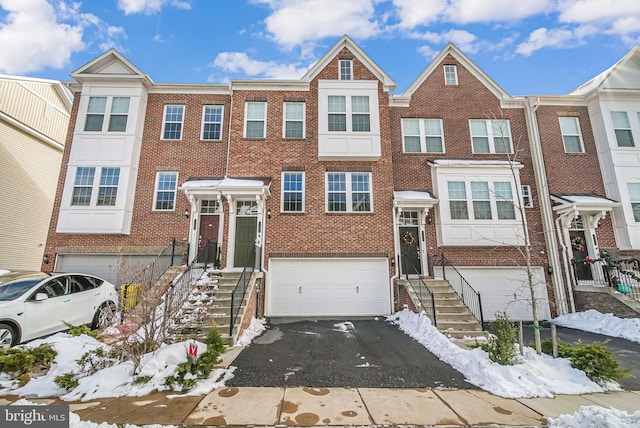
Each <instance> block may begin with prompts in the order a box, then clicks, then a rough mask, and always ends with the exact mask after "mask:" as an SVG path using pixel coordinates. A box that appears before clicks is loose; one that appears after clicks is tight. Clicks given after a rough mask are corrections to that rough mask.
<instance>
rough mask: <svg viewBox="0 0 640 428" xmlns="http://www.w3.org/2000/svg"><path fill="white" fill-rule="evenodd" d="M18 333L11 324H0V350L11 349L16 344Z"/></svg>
mask: <svg viewBox="0 0 640 428" xmlns="http://www.w3.org/2000/svg"><path fill="white" fill-rule="evenodd" d="M17 340H18V338H17V337H16V332H15V330H14V329H13V327H11V326H10V325H9V324H0V348H9V347H11V346H13V345H15V344H16V342H17Z"/></svg>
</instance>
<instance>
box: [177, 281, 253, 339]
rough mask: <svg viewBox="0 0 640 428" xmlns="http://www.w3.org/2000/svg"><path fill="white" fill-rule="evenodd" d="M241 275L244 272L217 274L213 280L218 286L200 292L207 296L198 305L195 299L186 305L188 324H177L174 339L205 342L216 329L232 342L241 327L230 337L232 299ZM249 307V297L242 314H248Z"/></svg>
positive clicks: (235, 328) (179, 322)
mask: <svg viewBox="0 0 640 428" xmlns="http://www.w3.org/2000/svg"><path fill="white" fill-rule="evenodd" d="M209 275H212V274H209ZM240 275H241V272H216V273H214V274H213V277H212V279H215V281H216V282H215V283H214V286H213V287H206V288H200V290H199V292H200V295H201V296H203V295H204V296H205V297H204V298H200V300H199V302H198V304H197V305H195V304H194V303H196V301H195V300H194V299H193V298H190V299H189V300H188V301H187V302H186V303H185V305H184V307H183V308H182V311H181V312H182V314H183V317H182V318H183V319H185V320H187V322H181V321H177V322H176V326H175V327H174V328H173V329H172V331H171V336H172V338H173V339H174V340H176V341H181V340H186V339H195V340H202V339H204V338H205V337H206V336H207V334H208V333H209V330H210V329H211V327H213V326H216V327H217V329H218V332H219V333H220V335H221V336H222V338H223V339H225V340H227V341H228V342H231V341H232V340H233V338H234V337H235V335H236V334H237V331H238V326H237V325H235V326H234V328H233V331H232V332H231V334H230V322H231V299H232V295H233V290H234V289H235V287H236V284H237V283H238V279H239V278H240ZM245 305H246V298H245V299H243V302H242V305H241V307H240V308H239V309H238V313H239V314H242V313H243V312H244V308H245ZM238 320H239V319H238Z"/></svg>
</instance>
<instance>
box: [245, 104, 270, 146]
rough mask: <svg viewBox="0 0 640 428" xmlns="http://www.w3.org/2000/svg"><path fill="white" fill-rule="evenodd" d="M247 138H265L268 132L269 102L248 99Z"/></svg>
mask: <svg viewBox="0 0 640 428" xmlns="http://www.w3.org/2000/svg"><path fill="white" fill-rule="evenodd" d="M244 114H245V122H244V137H245V138H265V136H266V132H267V103H266V102H263V101H247V102H246V103H245V112H244Z"/></svg>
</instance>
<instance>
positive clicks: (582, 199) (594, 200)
mask: <svg viewBox="0 0 640 428" xmlns="http://www.w3.org/2000/svg"><path fill="white" fill-rule="evenodd" d="M562 199H564V200H566V201H569V202H573V203H576V204H605V205H611V203H612V202H614V201H612V200H611V199H607V198H603V197H601V196H596V195H563V196H562Z"/></svg>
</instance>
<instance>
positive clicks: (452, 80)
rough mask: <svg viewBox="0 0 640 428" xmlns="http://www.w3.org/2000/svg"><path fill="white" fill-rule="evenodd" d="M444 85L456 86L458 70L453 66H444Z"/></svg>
mask: <svg viewBox="0 0 640 428" xmlns="http://www.w3.org/2000/svg"><path fill="white" fill-rule="evenodd" d="M444 84H445V85H457V84H458V68H457V67H456V66H455V65H445V66H444Z"/></svg>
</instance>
